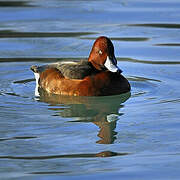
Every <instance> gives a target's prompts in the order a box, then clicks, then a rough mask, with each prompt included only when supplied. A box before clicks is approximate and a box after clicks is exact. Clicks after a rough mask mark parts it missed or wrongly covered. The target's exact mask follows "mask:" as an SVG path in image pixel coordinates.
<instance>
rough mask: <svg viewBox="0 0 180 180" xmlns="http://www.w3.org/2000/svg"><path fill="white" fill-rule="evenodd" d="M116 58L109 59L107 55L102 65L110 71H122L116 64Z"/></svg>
mask: <svg viewBox="0 0 180 180" xmlns="http://www.w3.org/2000/svg"><path fill="white" fill-rule="evenodd" d="M116 62H117V60H116V59H115V57H114V58H112V59H110V58H109V56H107V59H106V62H105V63H104V66H105V67H106V68H107V69H108V70H109V71H111V72H119V73H122V70H121V69H120V68H119V67H118V66H117V63H116Z"/></svg>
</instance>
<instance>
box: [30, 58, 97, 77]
mask: <svg viewBox="0 0 180 180" xmlns="http://www.w3.org/2000/svg"><path fill="white" fill-rule="evenodd" d="M48 68H56V69H58V70H59V72H60V73H61V74H62V76H64V77H65V78H68V79H83V78H85V77H86V76H89V75H91V74H92V73H93V72H94V69H93V67H92V65H91V64H90V63H89V62H88V61H86V60H82V61H80V62H75V61H63V62H57V63H52V64H48V65H43V66H32V67H31V70H32V71H33V72H34V73H35V74H36V73H38V74H40V73H41V72H43V71H44V70H46V69H48Z"/></svg>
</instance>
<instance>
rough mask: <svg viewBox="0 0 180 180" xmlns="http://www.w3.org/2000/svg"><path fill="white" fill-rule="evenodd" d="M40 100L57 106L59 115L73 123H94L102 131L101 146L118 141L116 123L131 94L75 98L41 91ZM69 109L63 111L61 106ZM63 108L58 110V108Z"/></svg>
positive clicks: (99, 134) (100, 133) (99, 141)
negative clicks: (123, 105) (123, 104)
mask: <svg viewBox="0 0 180 180" xmlns="http://www.w3.org/2000/svg"><path fill="white" fill-rule="evenodd" d="M39 92H40V97H39V100H40V101H43V102H46V103H49V104H50V105H52V106H53V105H56V108H53V107H52V108H50V109H52V110H56V113H57V112H58V115H60V116H61V117H65V118H71V119H72V122H92V123H94V124H95V125H97V126H98V127H99V128H100V130H99V132H98V135H97V136H98V137H100V140H98V141H97V143H99V144H111V143H113V142H114V140H115V139H116V134H117V133H116V132H115V128H116V122H117V120H118V119H119V117H120V115H122V114H120V113H119V111H120V108H121V107H122V105H121V104H122V103H123V102H125V101H126V100H127V99H128V98H129V97H130V92H128V93H125V94H121V95H118V96H105V97H74V96H60V95H50V94H47V93H46V92H44V91H42V90H41V91H39ZM62 104H63V105H65V106H67V107H68V108H64V109H63V110H62V106H61V105H62ZM58 105H60V106H61V107H60V108H59V111H58V108H57V106H58Z"/></svg>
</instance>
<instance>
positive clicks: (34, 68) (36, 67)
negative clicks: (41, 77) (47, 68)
mask: <svg viewBox="0 0 180 180" xmlns="http://www.w3.org/2000/svg"><path fill="white" fill-rule="evenodd" d="M31 70H32V71H33V72H34V73H39V71H38V66H31Z"/></svg>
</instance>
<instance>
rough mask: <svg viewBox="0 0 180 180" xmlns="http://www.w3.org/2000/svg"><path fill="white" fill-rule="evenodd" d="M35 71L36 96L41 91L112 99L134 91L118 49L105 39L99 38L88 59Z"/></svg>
mask: <svg viewBox="0 0 180 180" xmlns="http://www.w3.org/2000/svg"><path fill="white" fill-rule="evenodd" d="M31 70H32V71H33V72H34V75H35V79H36V90H35V94H36V95H39V93H38V90H39V89H43V90H45V91H46V92H47V93H50V94H58V95H68V96H108V95H117V94H121V93H126V92H128V91H130V84H129V82H128V80H127V79H126V78H125V77H124V76H123V75H122V74H121V73H122V70H121V69H120V68H119V67H118V65H117V60H116V57H115V55H114V46H113V44H112V42H111V40H110V39H109V38H108V37H105V36H100V37H98V38H97V39H96V41H95V42H94V44H93V47H92V49H91V52H90V55H89V58H88V60H81V61H62V62H57V63H52V64H47V65H43V66H32V67H31Z"/></svg>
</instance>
